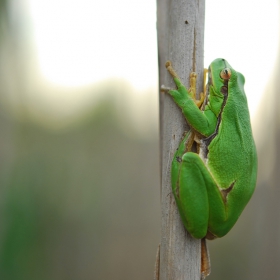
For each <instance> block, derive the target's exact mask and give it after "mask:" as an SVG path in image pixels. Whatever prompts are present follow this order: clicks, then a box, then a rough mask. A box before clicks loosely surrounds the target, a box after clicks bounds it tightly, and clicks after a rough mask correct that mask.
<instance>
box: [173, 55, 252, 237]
mask: <svg viewBox="0 0 280 280" xmlns="http://www.w3.org/2000/svg"><path fill="white" fill-rule="evenodd" d="M224 69H229V70H230V71H231V76H230V78H229V79H222V78H221V77H220V73H221V71H222V70H224ZM208 76H209V77H210V78H209V82H208V92H207V93H206V94H207V95H206V99H205V100H206V102H205V103H207V104H205V105H204V106H202V107H203V109H199V108H198V106H197V105H196V104H195V102H194V100H193V97H192V95H191V93H190V92H189V91H188V90H187V89H186V88H185V86H184V85H183V84H182V83H181V81H180V80H179V78H177V77H174V82H175V84H176V85H177V88H178V89H177V90H169V92H168V93H169V94H170V95H171V96H172V98H173V99H174V101H175V103H176V104H177V105H178V106H179V107H180V108H181V109H182V112H183V114H184V116H185V118H186V120H187V122H188V124H189V125H190V127H191V130H190V132H188V133H187V134H186V135H185V136H184V139H183V140H182V142H181V144H180V146H179V148H178V149H177V151H176V153H175V155H174V159H173V162H172V171H171V180H172V190H173V194H174V196H175V200H176V203H177V205H178V209H179V212H180V215H181V218H182V220H183V223H184V225H185V227H186V229H187V230H188V232H189V233H190V234H191V235H192V236H193V237H195V238H204V237H206V238H208V239H214V238H216V237H222V236H224V235H225V234H227V233H228V232H229V230H230V229H231V228H232V227H233V225H234V224H235V222H236V221H237V219H238V217H239V216H240V214H241V212H242V211H243V209H244V207H245V206H246V204H247V203H248V201H249V200H250V198H251V196H252V194H253V192H254V189H255V185H256V178H257V153H256V147H255V143H254V139H253V136H252V130H251V124H250V116H249V110H248V106H247V99H246V95H245V92H244V83H245V79H244V77H243V75H242V74H240V73H238V72H237V71H235V70H234V69H233V68H232V67H231V66H230V65H229V64H228V62H227V61H226V60H224V59H216V60H214V61H213V62H212V63H211V65H210V67H209V70H208ZM193 135H195V142H197V147H198V153H194V152H191V151H188V150H189V149H188V146H189V144H190V141H192V139H193V138H194V137H193Z"/></svg>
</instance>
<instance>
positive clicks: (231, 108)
mask: <svg viewBox="0 0 280 280" xmlns="http://www.w3.org/2000/svg"><path fill="white" fill-rule="evenodd" d="M232 92H233V93H231V94H229V95H228V99H227V102H226V105H225V106H224V108H223V110H222V113H221V114H222V115H221V122H220V125H219V128H218V134H217V136H216V137H215V138H214V139H213V140H212V142H211V143H210V145H209V157H208V168H209V171H210V172H211V173H212V174H213V176H214V178H222V180H220V182H219V179H217V180H218V182H217V184H218V186H219V187H220V188H223V189H226V188H228V187H229V186H230V185H231V184H233V183H234V184H237V185H242V188H241V189H242V190H244V191H245V193H246V194H248V200H249V198H250V197H251V194H252V193H253V191H254V188H255V184H256V173H257V158H256V147H255V143H254V139H253V135H252V130H251V123H250V116H249V110H248V105H247V99H246V96H245V93H244V91H243V88H241V89H240V88H239V90H234V91H232ZM218 174H219V176H216V175H218Z"/></svg>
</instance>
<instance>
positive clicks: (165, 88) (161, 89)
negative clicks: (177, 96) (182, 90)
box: [160, 85, 172, 93]
mask: <svg viewBox="0 0 280 280" xmlns="http://www.w3.org/2000/svg"><path fill="white" fill-rule="evenodd" d="M170 90H172V88H170V87H166V86H165V85H161V87H160V91H161V92H164V93H168V92H169V91H170Z"/></svg>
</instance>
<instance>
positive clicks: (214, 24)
mask: <svg viewBox="0 0 280 280" xmlns="http://www.w3.org/2000/svg"><path fill="white" fill-rule="evenodd" d="M26 1H27V3H29V8H30V15H31V23H32V28H34V29H33V33H34V36H35V43H36V49H37V52H38V54H37V55H38V60H39V65H40V70H41V72H42V75H43V76H44V77H45V79H47V80H48V81H49V82H50V83H52V84H57V85H60V86H66V87H69V86H74V87H79V86H83V85H88V84H94V83H96V82H98V81H100V80H106V79H107V78H112V77H114V78H116V77H117V78H122V79H125V80H127V81H128V82H129V83H130V84H132V85H133V87H135V89H136V90H135V93H134V94H135V98H139V94H138V95H137V94H136V92H137V93H141V92H144V90H145V89H147V88H157V86H158V85H157V83H158V69H157V65H158V64H157V38H156V1H138V0H118V1H115V0H108V1H96V0H95V1H92V0H40V1H38V0H26ZM206 2H207V5H206V24H205V66H206V67H208V65H209V64H210V62H211V61H212V60H214V59H215V58H217V57H223V58H225V59H227V60H228V61H229V63H230V64H231V65H232V66H233V68H235V69H236V70H237V71H239V72H241V73H242V74H243V75H244V76H245V78H246V85H245V90H246V94H247V96H248V101H249V106H250V110H251V115H252V116H254V114H255V112H256V109H257V106H258V102H259V99H260V97H261V94H262V93H263V91H264V89H265V86H266V85H267V83H268V80H269V78H270V76H271V74H272V71H273V67H274V62H275V61H276V56H277V50H278V37H279V30H278V26H279V23H278V17H279V15H278V10H279V7H278V1H277V0H259V1H253V0H247V1H244V0H235V1H234V2H233V1H226V0H215V1H206ZM50 98H51V96H50ZM64 98H65V102H66V103H67V102H78V100H79V99H81V98H83V96H81V95H79V96H78V95H75V96H69V95H67V96H66V95H65V97H64Z"/></svg>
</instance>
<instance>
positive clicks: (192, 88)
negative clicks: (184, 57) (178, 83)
mask: <svg viewBox="0 0 280 280" xmlns="http://www.w3.org/2000/svg"><path fill="white" fill-rule="evenodd" d="M204 71H205V70H204ZM196 79H197V74H196V73H195V72H192V73H191V74H190V88H189V93H190V95H191V97H192V98H193V101H194V102H195V104H196V106H197V107H198V108H200V107H201V105H202V104H203V102H204V99H205V96H206V93H205V90H204V92H201V93H200V98H199V99H196ZM204 81H205V72H204Z"/></svg>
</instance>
